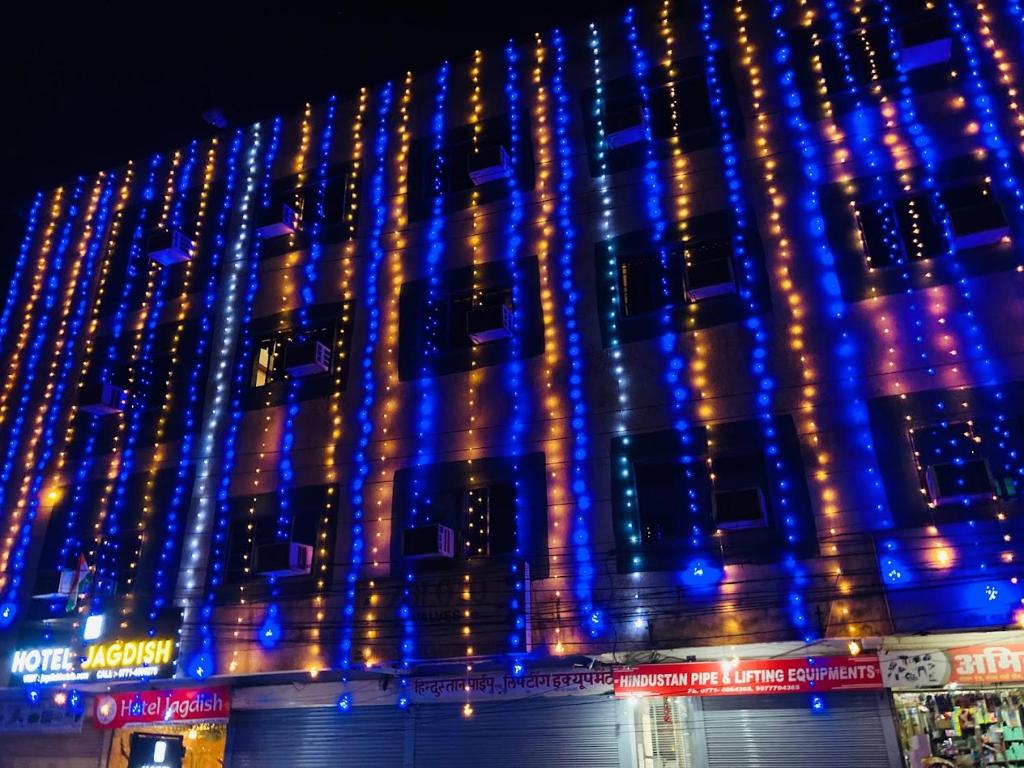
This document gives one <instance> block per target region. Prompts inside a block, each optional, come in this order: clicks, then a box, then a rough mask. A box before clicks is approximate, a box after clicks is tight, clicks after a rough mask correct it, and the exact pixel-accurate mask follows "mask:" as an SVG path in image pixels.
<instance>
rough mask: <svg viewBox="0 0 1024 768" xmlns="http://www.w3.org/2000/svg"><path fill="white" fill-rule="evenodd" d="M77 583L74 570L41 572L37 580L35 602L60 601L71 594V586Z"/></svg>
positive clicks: (33, 596)
mask: <svg viewBox="0 0 1024 768" xmlns="http://www.w3.org/2000/svg"><path fill="white" fill-rule="evenodd" d="M74 581H75V572H74V571H72V570H62V571H54V570H49V569H47V570H41V571H40V572H39V576H38V578H37V580H36V590H37V591H36V593H35V594H33V595H32V598H33V599H35V600H59V599H61V598H63V597H68V596H69V595H70V594H71V585H72V584H73V583H74Z"/></svg>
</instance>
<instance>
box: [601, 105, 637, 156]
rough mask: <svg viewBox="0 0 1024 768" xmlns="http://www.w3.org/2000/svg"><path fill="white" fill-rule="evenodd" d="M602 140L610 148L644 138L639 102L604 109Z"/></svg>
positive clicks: (617, 147)
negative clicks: (618, 107) (622, 106)
mask: <svg viewBox="0 0 1024 768" xmlns="http://www.w3.org/2000/svg"><path fill="white" fill-rule="evenodd" d="M604 140H605V141H606V142H607V143H608V146H609V147H611V148H612V149H619V148H620V147H625V146H629V145H630V144H636V143H638V142H641V141H643V140H644V111H643V109H642V108H641V107H640V105H639V104H634V105H630V106H628V107H624V108H622V109H615V110H607V109H606V110H605V115H604Z"/></svg>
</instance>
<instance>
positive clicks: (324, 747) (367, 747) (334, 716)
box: [225, 707, 411, 768]
mask: <svg viewBox="0 0 1024 768" xmlns="http://www.w3.org/2000/svg"><path fill="white" fill-rule="evenodd" d="M409 717H411V715H409V714H408V713H405V712H401V711H400V710H398V709H396V708H394V707H362V708H360V707H354V708H353V709H352V710H351V711H350V712H347V713H345V714H342V713H341V712H339V711H338V710H337V708H336V707H298V708H293V709H249V710H246V709H242V710H235V711H234V712H232V713H231V720H230V722H229V723H228V744H227V757H226V759H225V768H346V767H347V766H352V768H357V767H358V768H400V767H401V765H402V757H403V748H404V745H405V739H404V732H405V723H406V721H407V720H408V718H409Z"/></svg>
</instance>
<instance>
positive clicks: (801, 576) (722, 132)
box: [700, 0, 814, 642]
mask: <svg viewBox="0 0 1024 768" xmlns="http://www.w3.org/2000/svg"><path fill="white" fill-rule="evenodd" d="M700 29H701V37H702V39H703V41H704V61H705V65H706V67H707V69H706V72H707V83H708V95H709V96H710V98H711V112H712V114H713V115H715V117H716V119H717V121H718V129H719V147H720V149H721V152H722V163H723V165H724V166H725V170H724V173H725V180H726V187H727V189H728V197H729V204H730V206H731V207H732V213H733V216H732V221H733V234H732V242H733V261H734V263H738V264H739V265H740V267H741V270H740V275H741V278H742V279H741V284H740V286H739V295H740V299H741V300H742V301H743V302H744V304H746V308H747V318H746V320H745V321H744V324H743V325H744V328H745V329H746V330H747V331H748V332H749V336H750V341H751V351H750V372H751V373H752V374H753V376H754V378H755V380H756V381H757V394H756V395H755V396H754V405H755V407H756V409H757V417H758V422H759V424H760V427H761V435H762V437H763V440H764V443H763V447H762V449H763V451H764V455H765V459H766V460H767V461H768V462H769V463H770V464H771V466H772V468H773V469H774V471H775V475H776V481H775V484H776V488H777V491H778V493H777V495H776V501H777V502H778V509H777V510H775V512H776V514H777V515H778V517H779V518H781V521H782V530H783V532H784V535H785V539H786V544H787V545H788V546H787V547H786V551H784V553H783V557H782V562H783V564H784V566H785V568H786V570H787V571H788V572H789V576H790V592H789V595H788V596H787V597H788V601H787V603H788V606H789V614H790V620H791V621H792V623H793V625H794V627H796V629H797V630H798V631H800V632H802V633H803V639H804V642H810V641H811V640H813V639H814V633H813V631H809V629H808V623H807V614H806V610H805V607H804V598H803V588H804V587H805V586H806V582H807V576H806V573H805V571H804V569H803V567H802V566H801V565H800V564H799V563H798V562H797V561H796V557H795V553H794V551H793V548H794V547H795V546H796V545H797V544H798V542H799V540H800V538H801V536H802V535H804V534H803V532H801V531H800V530H798V526H797V521H796V517H795V513H794V511H793V509H792V503H791V502H792V499H791V497H790V492H789V491H790V487H791V468H789V467H787V466H786V462H785V461H784V459H783V456H782V452H781V451H780V449H779V441H778V433H777V431H776V426H775V418H774V415H773V414H774V405H775V391H776V386H775V380H774V378H772V376H771V375H770V373H769V372H768V369H767V364H766V361H767V359H768V331H767V330H766V328H765V324H764V322H763V320H762V318H761V315H762V314H763V313H764V311H765V307H764V306H762V304H761V302H760V300H759V299H758V295H757V279H756V277H755V275H754V263H753V260H752V258H751V254H750V252H749V250H748V248H747V231H748V228H749V226H750V220H751V212H750V210H749V208H748V206H747V203H746V202H745V196H744V194H743V183H742V180H741V178H740V176H739V172H738V170H737V169H738V168H739V164H740V158H739V154H738V151H737V147H736V140H735V135H734V128H733V126H732V124H731V122H730V119H729V110H728V106H727V105H726V103H725V101H724V99H723V94H722V80H721V74H720V72H719V61H718V51H719V50H720V49H721V43H720V42H719V41H718V40H716V39H715V38H714V37H713V35H712V31H713V29H714V18H713V15H712V6H711V2H710V0H702V2H701V25H700Z"/></svg>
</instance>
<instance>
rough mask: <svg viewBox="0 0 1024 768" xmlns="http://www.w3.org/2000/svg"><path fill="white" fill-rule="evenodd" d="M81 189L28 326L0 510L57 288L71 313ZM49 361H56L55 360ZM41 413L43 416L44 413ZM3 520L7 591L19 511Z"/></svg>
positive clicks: (2, 583)
mask: <svg viewBox="0 0 1024 768" xmlns="http://www.w3.org/2000/svg"><path fill="white" fill-rule="evenodd" d="M83 186H84V180H81V179H80V180H79V183H78V185H77V186H76V188H75V192H74V194H73V195H72V201H71V205H70V206H69V208H68V215H67V218H66V219H65V221H64V226H63V227H62V229H61V233H60V236H59V239H58V244H57V247H56V249H55V251H54V254H53V257H52V260H51V266H50V273H49V278H48V279H47V280H46V290H47V293H48V294H49V295H48V298H47V299H46V300H45V301H44V305H43V307H42V309H41V311H40V312H39V314H38V316H37V317H36V318H35V322H34V323H33V324H32V329H31V338H32V343H31V345H29V346H28V348H27V351H28V357H27V359H26V361H25V373H24V376H23V378H22V379H21V385H20V387H19V389H18V395H17V400H16V401H15V407H14V413H15V417H14V421H13V422H12V423H11V425H10V427H9V431H8V433H7V435H6V436H5V442H6V450H5V452H4V454H5V455H4V463H3V468H2V470H0V509H2V508H3V507H4V506H5V503H6V500H7V493H6V491H7V484H8V481H9V480H10V479H11V474H12V472H13V471H14V464H15V455H16V454H17V452H18V447H19V446H20V444H21V443H20V439H21V431H22V429H23V427H24V426H25V422H26V417H27V413H28V411H29V410H30V409H29V399H30V398H31V396H32V393H33V385H34V383H35V379H36V376H37V373H38V371H37V370H36V369H37V366H38V365H39V362H40V358H41V356H42V351H43V346H44V344H45V343H46V342H47V341H48V340H49V329H50V324H51V321H52V319H53V310H54V308H55V305H56V304H57V296H58V292H59V289H60V288H61V286H63V287H64V295H63V300H62V302H61V309H60V315H61V319H62V320H63V319H66V318H67V315H68V313H69V312H70V311H71V306H72V301H73V298H74V295H75V287H76V285H77V281H78V276H79V274H80V269H81V263H82V262H81V259H74V261H73V264H72V268H71V270H70V274H69V275H67V276H65V275H64V260H65V258H66V257H67V251H68V249H69V247H70V246H71V240H72V239H73V238H72V236H73V233H74V225H75V222H76V220H77V217H78V205H79V203H80V201H81V195H82V194H83ZM103 188H104V182H103V176H102V175H100V176H97V178H96V180H95V181H94V182H93V184H92V190H91V192H90V193H89V197H88V201H87V203H86V206H85V213H84V215H83V220H82V227H83V230H82V234H83V236H87V235H89V234H91V227H90V224H91V223H92V217H93V216H94V215H95V213H96V208H97V205H98V203H99V199H100V196H101V194H102V190H103ZM85 242H86V243H87V242H88V240H85ZM59 334H60V331H57V333H56V334H55V338H56V335H59ZM55 338H54V340H55ZM53 359H56V356H55V358H53ZM51 393H52V390H50V391H49V392H45V393H44V394H43V399H44V401H45V402H48V396H49V394H51ZM8 404H9V403H6V402H5V403H4V406H3V407H4V408H6V407H7V405H8ZM42 412H43V413H45V410H43V411H42ZM0 415H2V408H0ZM5 517H6V528H7V533H6V535H5V536H4V540H3V542H2V547H0V550H2V551H0V571H2V572H3V574H2V575H0V589H3V588H5V587H7V586H8V584H9V579H8V575H7V569H8V566H9V562H10V553H11V549H12V547H14V545H15V537H16V533H17V531H18V530H19V525H18V522H19V520H20V518H21V515H20V512H19V510H18V509H17V508H15V509H12V510H10V511H9V512H8V513H7V514H6V515H5Z"/></svg>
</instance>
